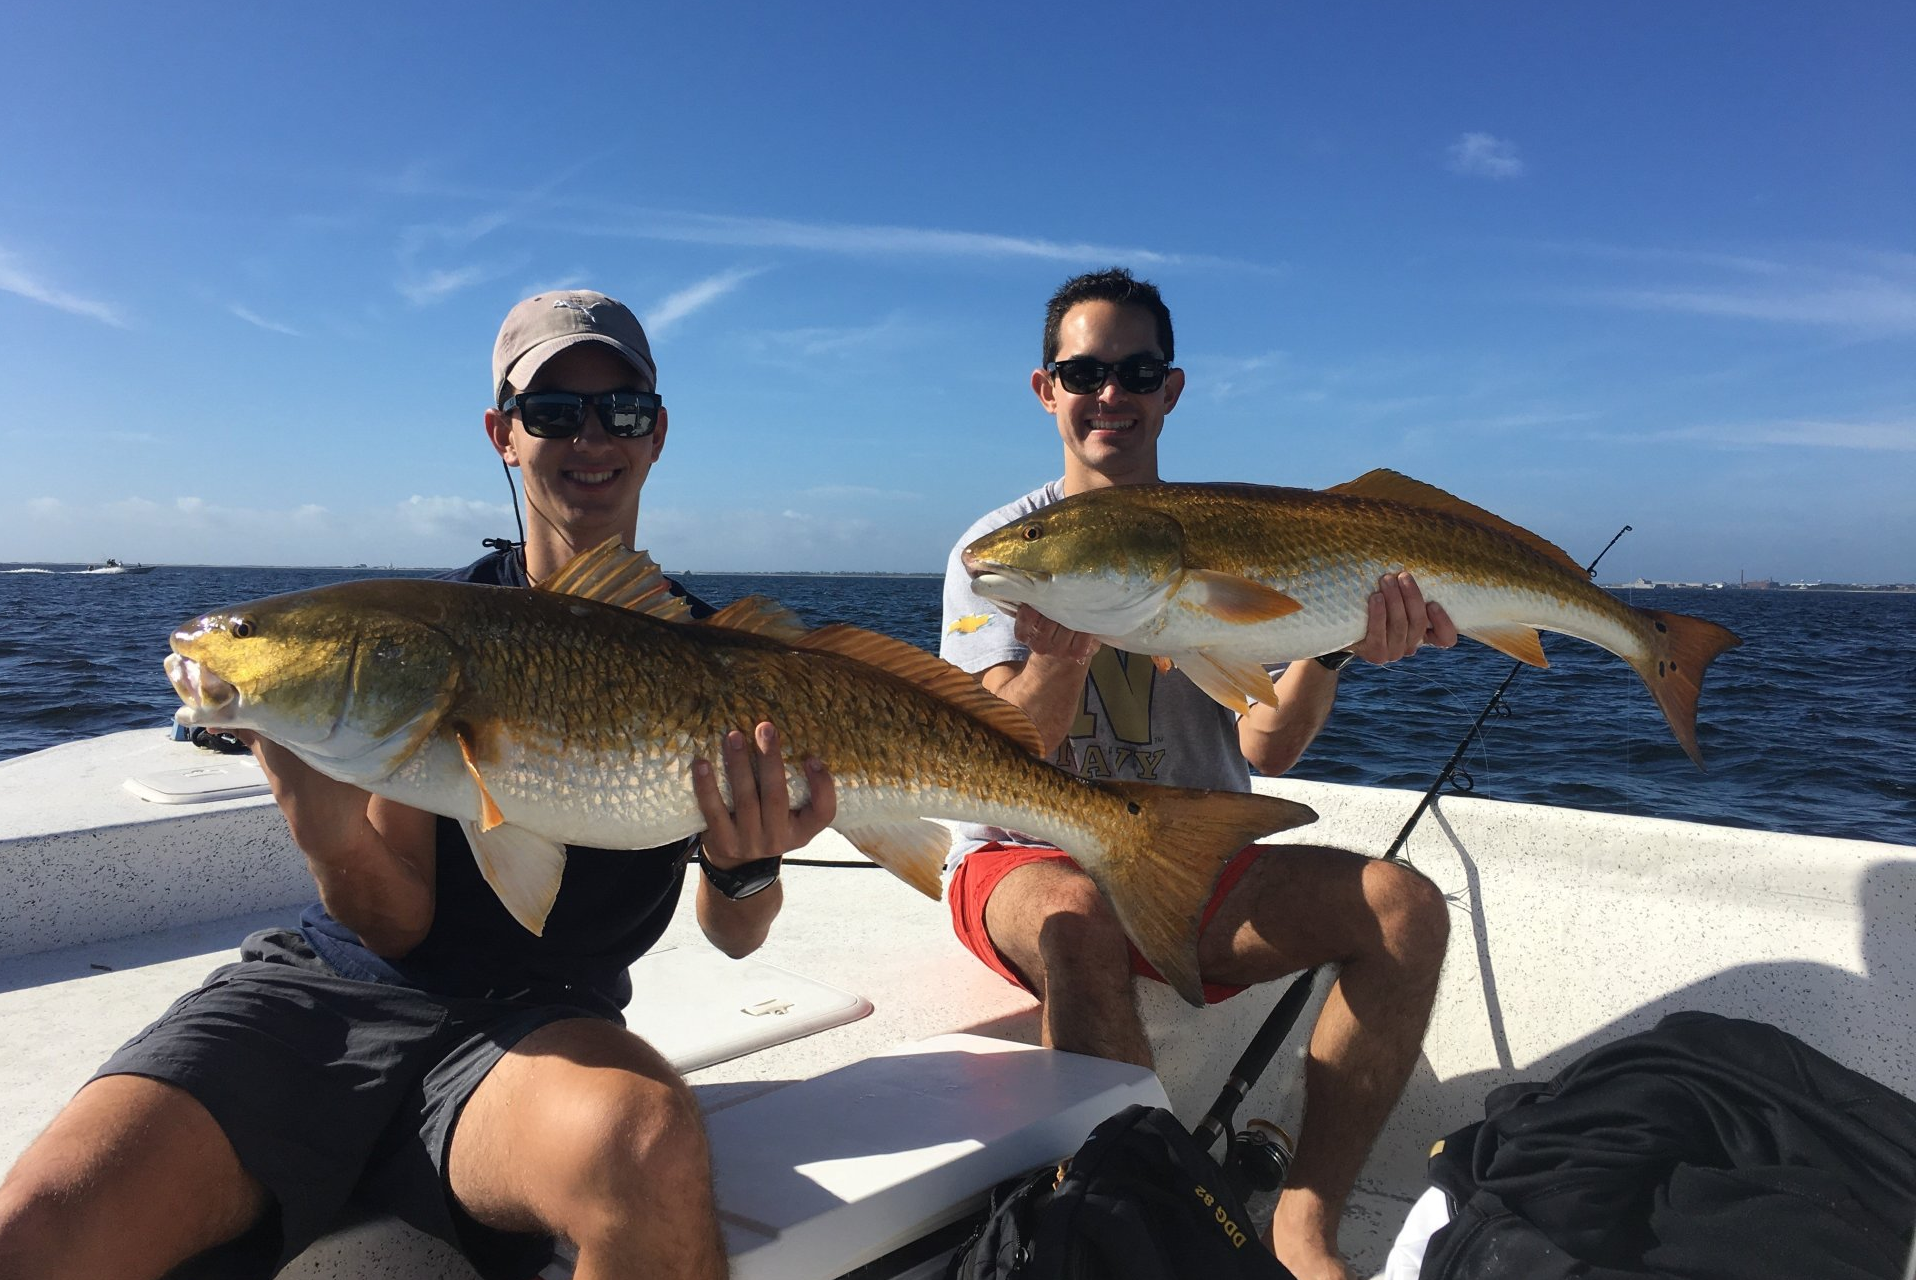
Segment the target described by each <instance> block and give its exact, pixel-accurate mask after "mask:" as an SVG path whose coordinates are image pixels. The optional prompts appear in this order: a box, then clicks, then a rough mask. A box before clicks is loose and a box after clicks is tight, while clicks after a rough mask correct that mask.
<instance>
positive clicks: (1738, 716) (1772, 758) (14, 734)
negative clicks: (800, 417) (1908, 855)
mask: <svg viewBox="0 0 1916 1280" xmlns="http://www.w3.org/2000/svg"><path fill="white" fill-rule="evenodd" d="M400 572H401V573H402V574H403V573H404V572H405V571H400ZM428 572H430V571H425V570H420V571H416V573H415V575H414V576H424V575H425V574H426V573H428ZM376 575H377V576H389V571H382V570H368V569H364V568H360V569H276V568H207V567H191V566H179V567H174V566H169V567H162V568H159V569H156V570H154V571H153V572H151V573H147V574H138V575H127V576H109V575H99V574H83V573H75V572H72V566H51V565H48V566H24V565H6V564H0V758H5V757H8V756H13V755H18V754H20V753H23V752H27V751H34V750H38V749H40V748H43V747H49V746H53V745H56V744H58V743H62V742H68V741H72V740H74V739H77V738H84V737H89V736H91V735H94V734H100V733H107V732H111V731H113V730H118V729H126V728H137V727H142V726H151V727H153V728H154V729H155V731H156V732H160V731H163V730H164V728H165V726H166V724H167V722H168V720H169V718H170V717H171V715H172V712H173V708H174V707H175V706H177V705H178V700H177V699H176V698H175V697H174V695H173V691H172V689H171V688H170V687H169V686H168V684H167V682H166V678H165V676H164V674H163V673H162V671H161V667H160V661H161V659H162V658H163V657H164V656H165V654H166V637H167V635H168V633H169V632H171V631H172V629H173V628H174V627H176V626H178V625H179V624H180V623H181V622H182V621H184V620H185V619H187V618H188V617H190V616H192V615H194V614H196V613H200V612H203V611H205V610H207V609H211V608H215V607H218V606H221V605H227V604H234V603H238V602H240V601H244V600H251V599H256V598H258V597H260V596H265V595H272V594H275V593H277V592H282V591H293V590H299V589H302V588H305V587H311V586H317V585H320V584H323V583H328V582H340V581H345V580H347V579H350V578H356V577H368V576H376ZM682 580H683V581H684V582H685V584H686V585H687V586H688V587H690V588H691V589H692V590H693V591H695V592H697V593H698V594H699V595H701V596H703V597H704V598H705V599H707V600H709V601H711V602H712V603H713V604H718V605H723V604H725V603H727V602H729V601H731V600H735V599H737V598H738V597H739V596H742V595H747V594H750V593H754V592H757V593H762V594H765V595H769V596H771V597H773V598H774V599H777V600H780V601H783V602H784V603H785V604H787V605H789V606H790V607H791V608H793V609H795V610H796V611H797V612H798V613H799V615H800V616H801V617H803V618H805V619H806V620H807V621H808V622H812V623H815V624H816V623H824V622H830V621H841V622H850V623H854V624H856V625H858V626H863V627H869V628H871V629H872V630H875V631H882V632H885V633H886V634H888V635H892V636H895V637H897V638H899V639H901V640H905V641H908V642H910V643H912V644H916V645H919V646H920V647H922V648H926V649H930V650H933V651H935V650H936V648H937V642H938V627H939V591H940V584H939V581H938V579H937V578H935V577H913V576H863V575H849V574H844V575H841V574H789V575H788V574H686V575H682ZM1628 598H1629V599H1630V600H1631V602H1632V603H1636V604H1641V605H1646V606H1650V607H1654V608H1658V609H1664V610H1671V611H1675V612H1679V613H1693V614H1698V615H1700V616H1702V617H1706V618H1709V619H1711V620H1712V621H1715V622H1718V623H1721V624H1722V625H1724V626H1727V627H1729V628H1730V629H1731V630H1732V631H1735V632H1736V633H1737V634H1739V635H1740V636H1742V637H1743V640H1744V644H1743V647H1741V648H1739V649H1735V650H1732V651H1731V652H1730V653H1727V654H1725V655H1724V656H1723V657H1721V658H1719V659H1718V660H1717V661H1716V663H1715V664H1714V665H1713V666H1712V667H1711V669H1710V673H1709V676H1708V678H1707V679H1706V680H1705V682H1704V689H1703V703H1702V711H1701V714H1700V715H1699V717H1698V738H1699V740H1700V742H1701V744H1702V748H1703V754H1704V759H1705V761H1706V762H1707V763H1708V765H1709V769H1708V771H1707V772H1706V771H1700V770H1698V769H1697V768H1696V767H1695V766H1694V765H1692V764H1691V763H1690V761H1689V759H1688V757H1686V756H1685V755H1684V754H1683V752H1682V750H1681V748H1679V747H1678V746H1677V744H1676V741H1675V739H1674V738H1673V737H1671V735H1670V732H1669V729H1668V728H1667V726H1666V725H1665V724H1664V722H1663V717H1662V715H1661V714H1660V713H1659V712H1658V711H1657V709H1656V706H1655V704H1654V703H1653V702H1652V701H1651V700H1650V696H1649V694H1648V693H1647V692H1646V691H1645V690H1644V688H1643V686H1642V684H1641V683H1640V682H1639V681H1638V680H1637V678H1636V675H1635V674H1634V673H1633V672H1631V671H1630V670H1629V668H1628V667H1626V666H1624V664H1623V663H1621V662H1619V661H1618V660H1617V659H1615V658H1613V657H1611V656H1610V655H1609V654H1607V653H1605V652H1603V651H1602V650H1600V649H1597V648H1596V647H1594V646H1592V645H1588V644H1585V643H1583V642H1581V641H1577V640H1572V639H1570V638H1569V637H1567V636H1554V635H1549V634H1546V635H1545V638H1544V645H1545V649H1546V651H1547V653H1548V654H1549V656H1550V660H1551V666H1550V668H1549V669H1548V670H1542V671H1533V670H1528V669H1526V670H1525V671H1523V672H1522V673H1521V674H1520V675H1519V676H1518V677H1517V679H1516V680H1515V681H1514V682H1513V683H1512V684H1511V686H1510V689H1509V691H1508V692H1507V694H1506V695H1505V697H1504V699H1503V703H1502V706H1501V707H1500V709H1499V712H1498V714H1494V715H1492V716H1491V717H1490V718H1489V719H1488V720H1486V722H1485V724H1484V728H1483V730H1482V732H1481V734H1479V735H1478V736H1477V738H1476V739H1475V740H1474V741H1473V742H1472V743H1471V745H1470V747H1469V749H1468V750H1467V751H1466V752H1465V754H1464V756H1463V759H1462V761H1461V765H1460V769H1459V773H1458V779H1457V781H1458V784H1459V785H1461V786H1466V787H1468V788H1469V789H1470V790H1471V791H1472V793H1473V794H1476V795H1481V796H1488V797H1492V798H1495V799H1500V800H1518V801H1526V802H1531V803H1538V804H1560V805H1567V806H1570V807H1573V808H1582V809H1594V810H1601V811H1604V812H1611V813H1626V814H1637V815H1642V816H1649V817H1662V818H1682V819H1689V820H1694V821H1700V822H1712V823H1719V824H1722V825H1727V826H1732V827H1749V828H1760V829H1766V830H1778V831H1792V832H1801V833H1807V834H1814V835H1831V836H1847V837H1852V838H1857V839H1871V840H1889V841H1894V842H1896V843H1901V844H1916V642H1913V641H1912V637H1916V592H1910V593H1900V594H1892V593H1862V592H1821V591H1736V590H1725V591H1704V590H1671V589H1658V590H1654V591H1640V592H1636V593H1634V594H1633V595H1630V596H1629V597H1628ZM1511 666H1512V664H1511V662H1510V660H1509V659H1507V658H1505V657H1503V656H1502V655H1501V654H1498V653H1495V652H1492V651H1491V650H1489V649H1486V648H1484V647H1482V646H1481V645H1477V644H1474V643H1472V642H1470V641H1464V642H1462V643H1461V644H1459V645H1458V647H1457V648H1456V649H1455V650H1454V651H1452V652H1449V653H1439V652H1434V651H1433V652H1427V653H1423V654H1419V655H1418V656H1417V657H1416V658H1415V659H1412V660H1410V661H1408V662H1403V663H1398V664H1396V665H1394V666H1392V667H1389V668H1378V667H1371V666H1367V665H1365V664H1363V663H1357V664H1355V665H1353V666H1350V667H1347V668H1346V669H1345V674H1344V677H1343V679H1342V681H1341V687H1340V692H1339V695H1338V704H1337V708H1336V710H1335V711H1334V712H1333V713H1332V715H1331V719H1330V722H1329V724H1328V725H1326V726H1325V729H1324V731H1323V733H1322V734H1320V735H1319V737H1318V739H1317V741H1316V742H1315V743H1314V744H1313V745H1312V747H1311V749H1310V751H1309V752H1308V753H1307V754H1306V756H1305V758H1304V760H1303V761H1302V762H1301V763H1300V764H1299V766H1298V767H1297V769H1296V770H1295V771H1294V774H1295V776H1298V777H1304V778H1314V779H1321V780H1325V781H1331V782H1352V783H1364V784H1372V785H1380V786H1390V787H1407V788H1413V789H1418V790H1421V789H1423V788H1424V787H1427V786H1428V785H1430V783H1431V782H1432V781H1433V780H1434V779H1435V778H1436V777H1437V775H1438V773H1439V771H1440V770H1441V769H1442V767H1443V765H1444V763H1445V761H1447V760H1448V759H1449V758H1450V756H1451V753H1452V751H1453V750H1454V749H1455V747H1456V746H1457V744H1458V742H1459V741H1460V740H1462V739H1463V738H1464V736H1465V735H1466V733H1467V731H1468V730H1469V728H1470V726H1471V723H1472V722H1473V721H1474V720H1475V719H1476V718H1477V716H1478V714H1479V712H1480V711H1482V709H1483V707H1484V706H1485V704H1486V702H1487V701H1488V700H1489V698H1490V696H1491V693H1492V691H1493V690H1495V688H1496V687H1497V685H1498V683H1499V682H1500V681H1502V680H1503V678H1504V676H1505V675H1506V674H1507V673H1508V672H1509V671H1510V669H1511ZM4 799H5V797H4V795H0V803H3V802H4Z"/></svg>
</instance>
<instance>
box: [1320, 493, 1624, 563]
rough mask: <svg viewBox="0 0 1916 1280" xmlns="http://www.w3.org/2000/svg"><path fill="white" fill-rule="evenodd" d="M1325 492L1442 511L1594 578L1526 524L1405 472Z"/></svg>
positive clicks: (1563, 551) (1565, 552) (1561, 549)
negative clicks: (1519, 543)
mask: <svg viewBox="0 0 1916 1280" xmlns="http://www.w3.org/2000/svg"><path fill="white" fill-rule="evenodd" d="M1325 492H1326V493H1341V494H1344V495H1346V496H1347V497H1352V498H1381V499H1383V500H1385V501H1387V502H1398V503H1402V504H1404V505H1405V506H1411V507H1426V508H1428V509H1430V510H1432V511H1442V512H1444V513H1445V514H1446V515H1453V516H1457V517H1459V518H1460V519H1464V520H1468V521H1470V522H1471V523H1472V524H1480V525H1483V526H1484V527H1485V528H1487V529H1494V530H1496V531H1497V532H1498V533H1501V534H1504V535H1506V536H1507V537H1512V538H1515V539H1516V540H1517V541H1519V542H1521V543H1523V544H1524V545H1525V546H1526V547H1529V548H1530V549H1531V550H1532V551H1535V552H1536V553H1537V554H1539V555H1541V556H1544V557H1546V558H1547V559H1550V560H1553V561H1555V562H1556V563H1557V564H1559V565H1561V566H1562V567H1564V568H1566V569H1569V570H1570V571H1571V572H1573V573H1575V574H1576V575H1577V576H1578V577H1580V578H1588V577H1589V576H1590V574H1589V571H1588V570H1586V569H1585V568H1584V567H1583V566H1582V565H1580V564H1578V563H1577V562H1576V561H1575V560H1572V559H1571V558H1570V553H1569V552H1567V551H1565V550H1564V549H1563V548H1562V547H1559V546H1558V545H1557V544H1556V543H1554V542H1550V541H1548V540H1547V539H1544V538H1540V537H1538V536H1537V535H1536V534H1534V533H1532V532H1530V530H1528V529H1526V528H1524V527H1523V526H1522V525H1516V524H1512V523H1510V521H1508V520H1506V519H1504V518H1503V517H1502V516H1499V515H1492V514H1491V513H1490V512H1488V511H1485V510H1484V509H1483V508H1482V507H1477V506H1472V505H1471V504H1470V503H1468V502H1465V501H1464V500H1463V499H1462V498H1459V497H1458V496H1457V495H1456V494H1454V493H1446V492H1444V491H1443V490H1442V489H1439V488H1438V487H1437V486H1436V485H1434V484H1425V483H1424V482H1423V481H1422V480H1413V479H1411V478H1410V477H1409V476H1407V475H1404V474H1403V473H1402V472H1398V471H1392V470H1390V469H1389V468H1388V467H1379V468H1377V470H1375V471H1366V472H1365V473H1364V474H1363V475H1361V476H1359V477H1357V479H1355V480H1346V481H1345V482H1344V483H1343V484H1334V485H1332V486H1331V487H1330V488H1329V489H1327V490H1325Z"/></svg>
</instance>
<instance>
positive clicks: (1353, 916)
mask: <svg viewBox="0 0 1916 1280" xmlns="http://www.w3.org/2000/svg"><path fill="white" fill-rule="evenodd" d="M1449 929H1450V921H1449V915H1448V913H1447V910H1446V908H1445V906H1444V901H1443V895H1442V894H1441V893H1440V892H1439V891H1438V890H1437V888H1436V886H1435V885H1433V884H1431V883H1430V881H1428V880H1426V879H1425V878H1424V877H1423V876H1421V875H1419V874H1418V873H1416V872H1415V871H1412V870H1410V869H1408V868H1406V867H1404V866H1402V865H1400V864H1396V863H1387V862H1381V861H1378V860H1376V859H1373V858H1365V857H1363V856H1361V855H1358V854H1354V853H1347V852H1345V851H1343V850H1338V849H1321V848H1313V847H1307V846H1275V847H1273V848H1272V849H1271V851H1270V852H1269V853H1266V854H1265V855H1264V856H1263V857H1261V858H1260V859H1259V860H1258V862H1257V863H1256V864H1255V865H1254V866H1252V867H1251V868H1250V870H1249V871H1247V872H1246V873H1245V876H1244V878H1243V879H1242V880H1241V881H1239V882H1238V884H1237V885H1236V887H1235V888H1234V889H1233V890H1232V892H1231V894H1230V896H1229V897H1227V898H1226V899H1225V901H1224V903H1223V905H1222V907H1221V908H1220V910H1219V912H1218V915H1217V917H1216V918H1215V919H1214V920H1213V921H1212V923H1211V927H1210V928H1209V929H1208V930H1206V932H1205V935H1204V938H1203V939H1202V942H1201V944H1200V947H1199V957H1200V960H1201V963H1202V967H1203V972H1204V976H1205V978H1206V979H1207V980H1209V981H1214V982H1264V981H1269V980H1270V979H1273V978H1276V977H1279V976H1282V975H1283V974H1286V973H1290V972H1294V971H1296V970H1298V969H1304V968H1308V967H1310V966H1312V965H1318V964H1326V963H1335V964H1337V965H1339V966H1340V970H1339V975H1338V979H1337V982H1336V984H1335V985H1334V986H1333V987H1332V988H1331V991H1330V995H1329V998H1328V999H1327V1000H1326V1001H1325V1004H1324V1009H1323V1011H1322V1013H1320V1014H1319V1015H1318V1019H1317V1025H1316V1027H1315V1029H1314V1030H1313V1031H1312V1033H1311V1044H1310V1057H1309V1059H1308V1061H1307V1062H1306V1064H1305V1072H1304V1098H1305V1106H1304V1122H1303V1126H1302V1129H1301V1132H1300V1133H1299V1134H1298V1143H1297V1159H1296V1162H1295V1163H1294V1164H1293V1165H1292V1166H1291V1172H1290V1176H1289V1178H1288V1180H1287V1181H1286V1184H1285V1189H1284V1193H1283V1195H1282V1196H1280V1197H1279V1199H1278V1202H1277V1208H1276V1211H1275V1212H1274V1214H1273V1215H1272V1221H1271V1237H1272V1245H1273V1249H1274V1251H1275V1252H1276V1253H1277V1255H1278V1257H1279V1258H1280V1259H1281V1260H1282V1261H1283V1262H1284V1263H1285V1265H1286V1266H1288V1267H1290V1268H1291V1270H1292V1271H1294V1272H1296V1273H1297V1275H1298V1277H1299V1280H1345V1278H1346V1277H1347V1275H1348V1272H1347V1271H1346V1270H1345V1268H1344V1265H1343V1262H1342V1261H1341V1259H1340V1257H1339V1255H1338V1252H1337V1226H1338V1220H1339V1218H1340V1217H1341V1216H1342V1215H1343V1212H1344V1204H1345V1201H1346V1200H1347V1199H1348V1198H1349V1196H1350V1192H1351V1188H1352V1187H1353V1186H1354V1185H1355V1184H1356V1181H1357V1174H1358V1171H1359V1170H1360V1169H1361V1168H1362V1167H1363V1163H1364V1158H1365V1156H1366V1155H1367V1154H1368V1153H1369V1151H1370V1148H1371V1144H1372V1143H1373V1142H1374V1141H1375V1140H1376V1138H1377V1134H1378V1132H1379V1131H1380V1130H1381V1129H1382V1128H1383V1126H1384V1121H1385V1120H1386V1119H1388V1118H1389V1116H1390V1112H1391V1108H1392V1107H1394V1106H1395V1105H1396V1103H1397V1098H1398V1095H1399V1094H1400V1093H1401V1092H1402V1091H1403V1087H1404V1082H1405V1081H1406V1080H1408V1079H1409V1078H1410V1072H1411V1068H1412V1067H1414V1066H1415V1065H1416V1062H1417V1054H1418V1050H1419V1047H1420V1046H1421V1045H1422V1043H1423V1036H1424V1029H1425V1027H1426V1026H1427V1025H1428V1023H1429V1020H1430V1009H1431V1004H1432V1002H1433V1001H1434V1000H1435V998H1436V991H1437V976H1438V970H1439V968H1440V967H1441V965H1442V963H1443V956H1444V947H1445V943H1446V940H1447V938H1448V936H1449Z"/></svg>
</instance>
